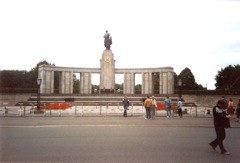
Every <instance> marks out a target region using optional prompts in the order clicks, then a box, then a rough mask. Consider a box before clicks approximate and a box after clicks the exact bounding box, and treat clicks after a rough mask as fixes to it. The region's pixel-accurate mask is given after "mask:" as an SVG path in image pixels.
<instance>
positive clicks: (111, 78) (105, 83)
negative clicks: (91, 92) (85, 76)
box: [100, 50, 115, 93]
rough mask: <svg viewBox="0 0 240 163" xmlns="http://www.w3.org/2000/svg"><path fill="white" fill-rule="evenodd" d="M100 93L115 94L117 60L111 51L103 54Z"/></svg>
mask: <svg viewBox="0 0 240 163" xmlns="http://www.w3.org/2000/svg"><path fill="white" fill-rule="evenodd" d="M100 64H101V68H100V69H101V72H100V73H101V75H100V92H101V93H114V92H115V91H114V90H115V60H114V55H113V53H112V51H111V50H104V51H103V53H102V59H101V60H100Z"/></svg>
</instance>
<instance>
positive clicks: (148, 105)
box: [144, 96, 152, 119]
mask: <svg viewBox="0 0 240 163" xmlns="http://www.w3.org/2000/svg"><path fill="white" fill-rule="evenodd" d="M151 106H152V100H151V99H150V98H149V96H147V98H146V99H145V101H144V107H145V109H146V117H145V119H151Z"/></svg>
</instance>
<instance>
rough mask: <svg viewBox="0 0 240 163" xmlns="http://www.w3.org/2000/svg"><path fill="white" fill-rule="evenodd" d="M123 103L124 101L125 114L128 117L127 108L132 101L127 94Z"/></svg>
mask: <svg viewBox="0 0 240 163" xmlns="http://www.w3.org/2000/svg"><path fill="white" fill-rule="evenodd" d="M122 103H123V108H124V112H123V116H124V117H127V110H128V107H129V105H130V101H129V99H128V97H127V96H126V95H125V96H124V98H123V100H122Z"/></svg>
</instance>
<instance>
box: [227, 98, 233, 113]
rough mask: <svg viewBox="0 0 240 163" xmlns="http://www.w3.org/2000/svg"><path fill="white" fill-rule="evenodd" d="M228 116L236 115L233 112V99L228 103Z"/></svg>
mask: <svg viewBox="0 0 240 163" xmlns="http://www.w3.org/2000/svg"><path fill="white" fill-rule="evenodd" d="M227 109H228V110H227V111H228V114H230V115H231V116H232V115H233V114H234V110H233V100H232V98H229V101H228V108H227Z"/></svg>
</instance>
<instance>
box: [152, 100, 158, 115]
mask: <svg viewBox="0 0 240 163" xmlns="http://www.w3.org/2000/svg"><path fill="white" fill-rule="evenodd" d="M156 107H157V100H156V99H155V97H154V96H152V107H151V116H152V118H153V117H155V115H156Z"/></svg>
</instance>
